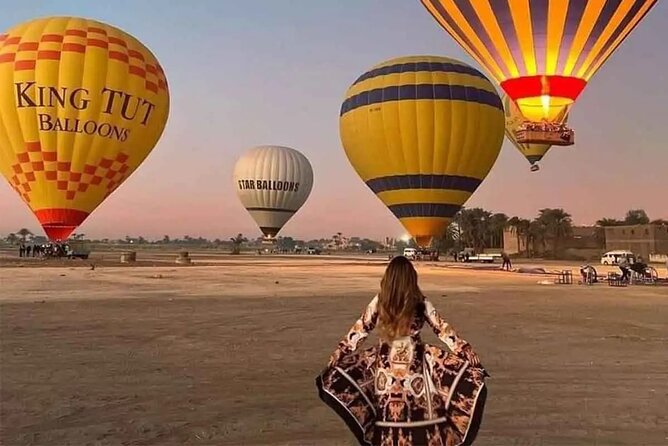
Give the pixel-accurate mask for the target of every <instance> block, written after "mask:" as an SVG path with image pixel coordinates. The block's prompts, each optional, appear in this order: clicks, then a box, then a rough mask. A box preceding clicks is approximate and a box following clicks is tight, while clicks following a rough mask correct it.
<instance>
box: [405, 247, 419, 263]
mask: <svg viewBox="0 0 668 446" xmlns="http://www.w3.org/2000/svg"><path fill="white" fill-rule="evenodd" d="M404 257H406V258H407V259H411V260H415V259H416V258H417V249H415V248H404Z"/></svg>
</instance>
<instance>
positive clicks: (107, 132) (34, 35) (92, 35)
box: [0, 17, 169, 240]
mask: <svg viewBox="0 0 668 446" xmlns="http://www.w3.org/2000/svg"><path fill="white" fill-rule="evenodd" d="M168 113H169V93H168V90H167V81H166V79H165V73H164V72H163V70H162V68H161V67H160V64H159V63H158V61H157V59H156V58H155V56H154V55H153V54H152V53H151V52H150V51H149V50H148V49H147V48H146V47H145V46H144V45H142V44H141V43H140V42H139V41H138V40H136V39H135V38H134V37H132V36H130V35H129V34H127V33H125V32H123V31H121V30H119V29H117V28H114V27H113V26H109V25H106V24H104V23H100V22H97V21H94V20H89V19H83V18H76V17H50V18H42V19H37V20H32V21H29V22H26V23H22V24H20V25H17V26H15V27H13V28H11V29H9V30H8V31H7V32H6V33H5V34H2V35H0V171H1V172H2V174H3V175H4V176H5V178H6V179H7V180H8V181H9V184H10V185H11V186H12V187H13V188H14V189H15V190H16V192H18V194H19V195H20V196H21V198H22V199H23V200H24V201H25V202H26V203H27V204H28V206H30V208H31V209H32V211H33V212H34V213H35V215H36V216H37V218H38V219H39V221H40V223H41V224H42V227H43V228H44V230H45V232H46V234H47V235H48V237H49V238H50V239H52V240H64V239H66V238H67V237H69V235H70V234H71V232H72V231H73V230H74V229H75V228H76V227H77V226H79V225H80V224H81V223H82V222H83V221H84V220H85V219H86V217H88V215H89V214H90V213H91V212H93V210H94V209H95V208H96V207H97V206H98V205H99V204H100V203H101V202H102V201H103V200H104V199H105V198H106V197H107V196H109V194H111V193H112V192H113V191H114V190H115V189H116V188H117V187H118V186H119V185H120V184H121V183H123V181H125V180H126V179H127V178H128V177H129V176H130V175H131V174H132V172H134V171H135V170H136V169H137V167H139V165H140V164H141V163H142V161H143V160H144V159H145V158H146V157H147V156H148V154H149V153H150V152H151V150H152V149H153V147H154V146H155V145H156V143H157V142H158V139H159V138H160V135H161V134H162V131H163V130H164V128H165V123H166V121H167V115H168Z"/></svg>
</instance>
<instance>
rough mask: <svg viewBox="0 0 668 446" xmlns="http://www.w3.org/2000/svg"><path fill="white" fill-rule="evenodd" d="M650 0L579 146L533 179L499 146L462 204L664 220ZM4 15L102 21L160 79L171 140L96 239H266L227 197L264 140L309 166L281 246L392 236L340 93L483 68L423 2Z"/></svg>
mask: <svg viewBox="0 0 668 446" xmlns="http://www.w3.org/2000/svg"><path fill="white" fill-rule="evenodd" d="M5 1H7V0H2V3H4V2H5ZM8 3H10V2H8ZM658 3H659V4H658V5H656V6H655V7H654V9H653V10H652V12H651V13H650V14H649V15H648V16H647V17H646V18H645V20H644V21H643V22H642V23H641V24H640V26H639V27H638V28H636V30H635V31H634V32H633V33H632V34H631V35H630V36H629V38H628V39H627V40H626V41H625V42H624V43H623V44H622V45H621V47H620V48H619V49H618V50H617V52H615V54H613V56H612V57H611V58H610V59H609V60H608V61H607V62H606V64H605V65H604V66H603V68H602V69H601V70H600V71H599V72H598V73H597V74H596V75H595V76H594V77H593V78H592V80H591V82H590V83H589V85H588V86H587V88H586V89H585V91H584V93H583V94H582V95H581V96H580V98H579V99H578V102H577V104H576V106H575V107H574V108H573V109H572V112H571V116H570V119H569V123H570V124H571V125H572V126H573V127H574V128H575V129H576V141H577V142H576V144H575V145H574V146H572V147H569V148H559V147H555V148H553V149H552V150H551V151H550V152H549V153H548V155H547V157H546V158H545V160H544V162H543V164H542V170H541V171H540V172H538V173H531V172H529V168H528V163H527V162H526V160H525V159H524V158H523V157H522V156H521V155H520V153H519V152H517V151H516V149H514V148H513V147H512V146H511V145H510V143H509V142H507V141H506V142H504V146H503V149H502V151H501V155H500V156H499V159H498V160H497V162H496V164H495V166H494V168H493V169H492V171H491V173H490V174H489V176H488V177H487V179H486V180H485V181H484V183H483V184H482V185H481V186H480V188H479V189H478V190H477V191H476V193H475V194H474V196H473V197H472V198H471V199H470V200H469V202H468V203H467V207H477V206H481V207H484V208H485V209H488V210H490V211H494V212H503V213H505V214H507V215H509V216H515V215H517V216H521V217H534V216H535V215H536V214H537V213H538V210H539V209H542V208H546V207H561V208H564V209H566V210H567V211H568V212H569V213H570V214H571V215H572V216H573V220H574V222H575V223H576V224H583V225H586V224H593V223H594V222H595V221H596V220H598V219H600V218H602V217H615V218H621V217H623V215H624V213H625V212H626V211H627V210H628V209H632V208H633V209H636V208H642V209H645V210H646V211H647V213H648V214H649V216H650V218H668V194H667V193H666V190H667V183H668V142H667V136H668V128H667V127H666V125H667V123H668V88H666V82H665V79H666V76H667V75H666V73H667V72H668V52H667V51H666V47H665V45H666V42H668V26H666V25H667V24H668V2H666V1H661V2H658ZM2 11H3V13H2V15H1V16H0V30H5V29H7V28H9V27H11V26H13V25H15V24H17V23H20V22H22V21H25V20H29V19H32V18H35V17H40V16H48V15H73V16H82V17H89V18H93V19H96V20H101V21H103V22H107V23H109V24H111V25H114V26H117V27H119V28H121V29H124V30H125V31H127V32H129V33H130V34H132V35H134V36H135V37H137V38H138V39H139V40H141V41H142V42H143V43H144V44H145V45H146V46H148V47H149V48H150V49H151V51H152V52H153V53H154V54H155V55H156V56H157V57H158V59H159V61H160V63H161V65H162V66H163V68H164V70H165V72H166V74H167V78H168V80H169V86H170V95H171V111H170V117H169V121H168V123H167V127H166V130H165V133H164V134H163V136H162V138H161V140H160V142H159V143H158V145H157V146H156V147H155V149H154V150H153V152H152V153H151V155H150V156H149V157H148V158H147V159H146V161H145V162H144V164H143V165H142V166H141V167H140V168H139V169H138V170H137V171H136V172H135V173H134V174H133V175H132V176H131V177H130V178H129V179H128V180H126V181H125V183H124V184H123V185H122V186H121V187H120V188H119V189H118V190H117V191H116V192H115V193H114V194H113V195H111V196H110V197H109V198H108V199H107V200H106V201H105V202H104V203H103V204H102V205H101V206H100V207H99V208H98V209H97V210H96V211H95V212H94V213H93V214H92V215H91V216H90V217H89V218H88V220H87V221H86V222H85V223H84V224H83V225H82V226H81V227H80V228H79V232H83V233H85V234H86V235H87V236H88V237H94V238H105V237H106V238H116V237H121V238H122V237H125V236H126V235H131V236H138V235H142V236H144V237H148V238H162V236H163V235H165V234H167V235H170V236H171V237H183V236H184V235H191V236H204V237H208V238H225V237H229V236H232V235H234V234H237V233H239V232H241V233H244V234H245V235H247V236H257V235H260V233H259V230H258V229H257V227H256V226H255V223H254V222H253V220H252V219H251V218H250V216H249V215H248V214H247V213H246V211H245V209H244V208H243V207H242V206H241V204H240V202H239V200H238V199H237V197H236V195H235V191H234V188H233V186H232V169H233V166H234V163H235V161H236V159H237V158H238V157H239V156H240V155H241V154H242V153H243V152H244V150H246V149H248V148H250V147H253V146H257V145H261V144H278V145H286V146H290V147H294V148H296V149H298V150H300V151H301V152H302V153H304V154H305V155H306V156H307V157H308V158H309V160H310V161H311V164H312V166H313V170H314V176H315V181H314V187H313V191H312V193H311V196H310V198H309V200H308V201H307V202H306V204H305V205H304V207H303V208H302V209H301V210H300V211H299V212H298V213H297V214H296V215H295V216H294V217H293V218H292V220H291V221H290V222H288V224H287V225H286V226H285V227H284V229H283V231H282V232H281V234H282V235H286V236H293V237H296V238H306V239H308V238H320V237H329V236H331V235H332V234H335V233H337V232H342V233H344V234H346V235H357V236H362V237H369V238H375V239H382V238H383V237H386V236H390V237H399V236H402V235H403V234H404V232H405V231H404V230H403V228H402V226H401V225H400V224H399V223H398V221H397V220H396V219H395V218H394V216H393V215H392V214H391V213H390V211H389V210H388V209H387V208H386V207H385V206H384V205H383V204H382V203H381V202H380V201H379V200H378V199H377V198H376V197H375V195H374V194H373V193H372V192H371V191H370V190H368V189H367V187H366V186H365V185H364V184H363V182H362V181H361V180H360V179H359V177H357V175H356V173H355V172H354V171H353V169H352V168H351V166H350V164H349V163H348V160H347V158H346V156H345V154H344V152H343V149H342V147H341V143H340V139H339V128H338V114H339V109H340V105H341V102H342V100H343V95H344V93H345V91H346V90H347V88H348V86H349V85H350V84H351V83H352V82H353V81H354V80H355V79H356V78H357V77H358V76H359V75H360V74H362V73H363V72H365V71H366V70H367V69H369V68H370V67H371V66H373V65H375V64H377V63H379V62H382V61H384V60H386V59H389V58H393V57H397V56H405V55H419V54H431V55H441V56H448V57H453V58H455V59H459V60H462V61H464V62H467V63H469V64H471V65H474V66H476V67H478V65H477V64H476V62H475V61H473V59H471V58H470V57H469V56H468V55H467V54H466V53H465V52H464V50H463V49H461V48H460V47H459V46H458V45H457V44H456V43H455V42H454V40H453V39H452V38H450V36H449V35H447V34H446V33H445V32H444V31H443V30H442V29H441V28H440V27H439V26H438V24H437V23H436V22H435V21H434V19H433V18H432V17H431V16H430V15H429V13H428V12H427V11H426V9H425V8H424V7H423V6H422V5H421V4H420V2H419V1H418V0H337V1H314V0H255V1H253V2H245V1H239V0H234V1H232V0H198V1H190V2H165V1H164V0H142V1H136V0H114V1H113V2H92V1H89V0H79V1H74V0H70V1H65V0H63V1H55V0H53V1H36V0H22V1H21V2H11V5H5V6H4V7H3V8H2ZM478 68H480V67H478ZM23 227H26V228H28V229H31V230H32V231H33V232H35V233H37V234H41V233H42V232H41V229H40V227H39V225H38V223H37V220H36V219H35V217H34V216H33V215H32V213H31V211H30V210H29V209H28V207H27V206H26V205H25V204H24V203H23V201H21V200H20V198H19V197H18V195H17V194H16V193H15V192H14V191H13V190H12V189H11V188H10V187H9V184H8V183H7V182H5V181H2V180H0V234H2V235H4V234H8V233H9V232H14V231H17V230H18V229H20V228H23Z"/></svg>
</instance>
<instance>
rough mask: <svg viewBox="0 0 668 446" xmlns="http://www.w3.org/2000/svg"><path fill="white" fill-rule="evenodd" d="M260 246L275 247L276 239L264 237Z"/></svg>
mask: <svg viewBox="0 0 668 446" xmlns="http://www.w3.org/2000/svg"><path fill="white" fill-rule="evenodd" d="M262 244H263V245H269V246H274V245H276V239H275V238H274V237H264V238H263V239H262Z"/></svg>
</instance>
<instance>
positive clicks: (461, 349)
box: [424, 299, 480, 365]
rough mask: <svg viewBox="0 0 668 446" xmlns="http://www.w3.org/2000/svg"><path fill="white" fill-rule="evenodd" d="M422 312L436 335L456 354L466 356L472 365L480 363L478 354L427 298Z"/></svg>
mask: <svg viewBox="0 0 668 446" xmlns="http://www.w3.org/2000/svg"><path fill="white" fill-rule="evenodd" d="M424 312H425V316H426V318H427V322H428V323H429V325H430V326H431V328H432V329H433V330H434V333H436V336H438V338H439V339H440V340H441V341H443V342H444V343H445V345H447V346H448V347H449V348H450V350H452V351H453V353H455V354H456V355H457V356H461V357H463V358H466V359H467V360H468V361H469V362H470V363H471V364H472V365H478V364H480V360H479V359H478V356H477V355H476V354H475V353H474V352H473V350H472V349H471V345H470V344H469V343H468V342H466V341H465V340H463V339H462V338H460V337H459V336H458V335H457V332H456V331H455V329H454V328H452V325H450V324H448V323H447V322H446V321H445V320H443V318H442V317H441V315H440V314H438V311H436V308H435V307H434V305H433V304H432V303H431V302H429V301H428V300H427V299H425V300H424Z"/></svg>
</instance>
